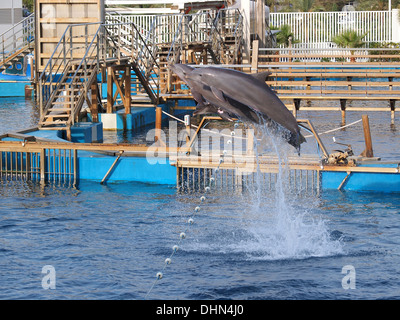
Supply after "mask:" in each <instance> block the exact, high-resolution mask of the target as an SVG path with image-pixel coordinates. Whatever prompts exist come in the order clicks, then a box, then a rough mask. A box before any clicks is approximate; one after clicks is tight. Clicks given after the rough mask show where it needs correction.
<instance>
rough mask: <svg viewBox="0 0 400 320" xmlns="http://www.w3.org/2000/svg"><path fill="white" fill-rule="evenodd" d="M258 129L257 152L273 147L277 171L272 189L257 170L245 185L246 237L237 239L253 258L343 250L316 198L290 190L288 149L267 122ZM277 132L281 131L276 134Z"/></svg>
mask: <svg viewBox="0 0 400 320" xmlns="http://www.w3.org/2000/svg"><path fill="white" fill-rule="evenodd" d="M258 131H259V132H261V135H262V139H261V143H260V142H258V141H255V150H256V154H263V153H264V151H265V150H264V149H265V146H269V147H271V146H272V148H273V150H274V153H275V154H276V155H277V157H278V162H279V172H278V174H277V180H276V184H275V189H274V190H273V191H270V190H267V189H266V188H265V186H264V185H263V183H262V179H261V178H260V176H261V175H260V173H259V172H258V173H257V175H256V176H258V178H256V179H255V184H253V185H252V187H250V188H249V189H248V193H247V194H246V196H245V198H244V199H243V203H251V205H249V206H247V208H246V210H245V214H244V215H243V217H242V219H243V222H244V223H245V225H246V230H247V233H248V239H243V240H242V241H241V243H240V246H241V247H242V248H241V249H243V250H246V252H247V256H248V257H250V258H252V259H265V260H276V259H293V258H294V259H302V258H308V257H322V256H330V255H336V254H341V253H343V245H342V242H341V241H340V239H337V240H332V239H331V236H330V232H329V228H328V226H327V223H326V220H324V219H323V218H322V217H321V216H320V215H318V214H316V211H317V210H315V209H316V208H317V203H318V198H317V197H316V196H315V195H314V198H312V197H310V194H302V193H298V192H296V191H295V190H293V186H291V185H290V184H289V183H288V181H289V179H288V176H289V169H288V167H287V165H286V164H287V163H288V161H287V158H288V153H289V152H290V149H289V148H288V147H287V143H286V142H285V141H283V139H280V138H277V135H275V134H272V133H271V132H270V130H269V129H268V128H267V127H266V126H262V127H261V128H259V130H258ZM278 136H280V135H278Z"/></svg>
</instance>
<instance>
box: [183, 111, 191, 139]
mask: <svg viewBox="0 0 400 320" xmlns="http://www.w3.org/2000/svg"><path fill="white" fill-rule="evenodd" d="M184 119H185V127H186V145H187V146H188V145H189V143H190V115H188V114H187V115H185V118H184Z"/></svg>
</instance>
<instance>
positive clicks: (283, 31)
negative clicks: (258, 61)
mask: <svg viewBox="0 0 400 320" xmlns="http://www.w3.org/2000/svg"><path fill="white" fill-rule="evenodd" d="M279 30H280V32H278V33H277V35H276V42H277V43H278V44H283V45H284V46H285V47H289V42H290V41H289V39H290V38H291V40H292V41H291V43H292V44H294V43H298V41H297V40H296V39H295V38H294V35H293V32H292V30H291V28H290V26H289V25H287V24H284V25H282V26H281V27H280V28H279Z"/></svg>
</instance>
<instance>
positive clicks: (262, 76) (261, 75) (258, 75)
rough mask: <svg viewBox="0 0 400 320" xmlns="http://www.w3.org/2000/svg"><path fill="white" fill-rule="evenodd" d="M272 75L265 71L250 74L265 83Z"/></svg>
mask: <svg viewBox="0 0 400 320" xmlns="http://www.w3.org/2000/svg"><path fill="white" fill-rule="evenodd" d="M271 74H272V73H271V72H269V71H264V72H258V73H250V75H251V76H252V77H254V78H256V79H257V80H260V81H262V82H265V80H267V78H268V77H269V76H270V75H271Z"/></svg>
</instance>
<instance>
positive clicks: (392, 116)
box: [389, 100, 396, 125]
mask: <svg viewBox="0 0 400 320" xmlns="http://www.w3.org/2000/svg"><path fill="white" fill-rule="evenodd" d="M389 104H390V121H391V124H392V125H393V124H394V119H395V112H396V100H390V101H389Z"/></svg>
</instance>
